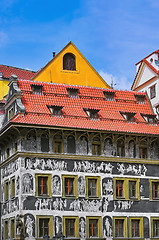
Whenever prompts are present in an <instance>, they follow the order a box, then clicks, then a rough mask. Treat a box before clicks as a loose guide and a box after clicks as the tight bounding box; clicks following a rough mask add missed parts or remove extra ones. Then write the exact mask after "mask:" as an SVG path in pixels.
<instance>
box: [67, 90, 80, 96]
mask: <svg viewBox="0 0 159 240" xmlns="http://www.w3.org/2000/svg"><path fill="white" fill-rule="evenodd" d="M67 92H68V94H69V97H70V98H78V89H75V88H67Z"/></svg>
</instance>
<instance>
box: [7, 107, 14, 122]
mask: <svg viewBox="0 0 159 240" xmlns="http://www.w3.org/2000/svg"><path fill="white" fill-rule="evenodd" d="M13 115H14V110H13V107H12V108H11V109H10V110H9V111H8V120H10V119H11V118H12V117H13Z"/></svg>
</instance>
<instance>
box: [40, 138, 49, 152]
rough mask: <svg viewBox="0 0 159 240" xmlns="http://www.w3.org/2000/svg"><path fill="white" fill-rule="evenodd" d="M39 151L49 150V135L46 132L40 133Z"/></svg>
mask: <svg viewBox="0 0 159 240" xmlns="http://www.w3.org/2000/svg"><path fill="white" fill-rule="evenodd" d="M41 151H42V152H49V136H48V135H47V134H42V135H41Z"/></svg>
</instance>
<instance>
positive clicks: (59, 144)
mask: <svg viewBox="0 0 159 240" xmlns="http://www.w3.org/2000/svg"><path fill="white" fill-rule="evenodd" d="M53 151H54V152H55V153H62V152H63V140H62V135H61V134H56V135H55V136H54V139H53Z"/></svg>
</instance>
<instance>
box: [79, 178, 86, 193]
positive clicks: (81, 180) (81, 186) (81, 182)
mask: <svg viewBox="0 0 159 240" xmlns="http://www.w3.org/2000/svg"><path fill="white" fill-rule="evenodd" d="M78 194H79V196H85V178H84V177H83V176H80V177H79V178H78Z"/></svg>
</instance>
